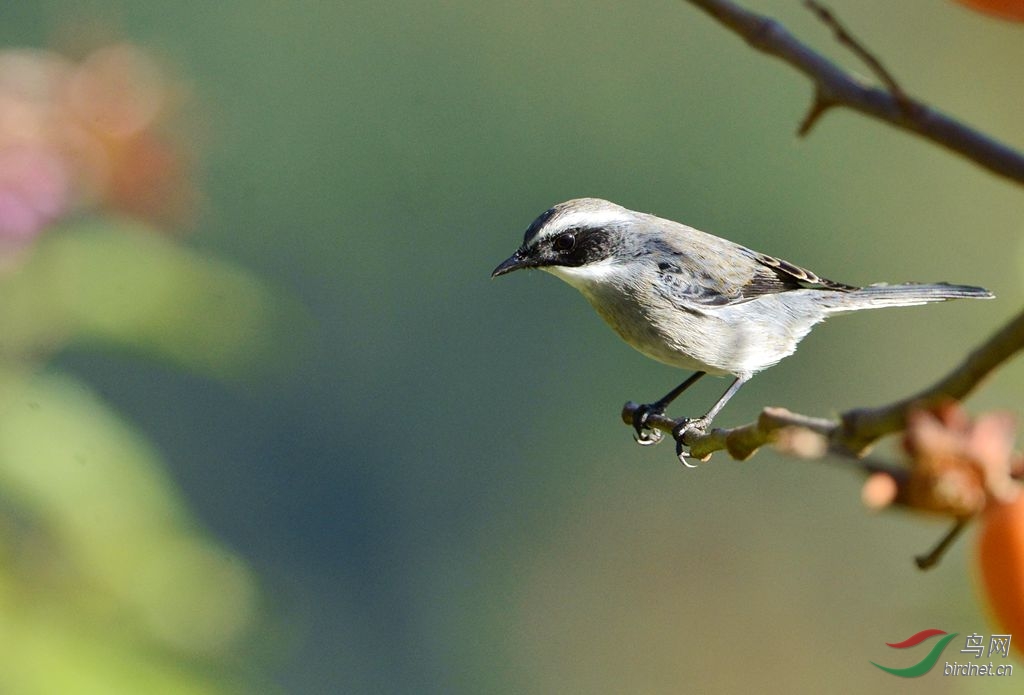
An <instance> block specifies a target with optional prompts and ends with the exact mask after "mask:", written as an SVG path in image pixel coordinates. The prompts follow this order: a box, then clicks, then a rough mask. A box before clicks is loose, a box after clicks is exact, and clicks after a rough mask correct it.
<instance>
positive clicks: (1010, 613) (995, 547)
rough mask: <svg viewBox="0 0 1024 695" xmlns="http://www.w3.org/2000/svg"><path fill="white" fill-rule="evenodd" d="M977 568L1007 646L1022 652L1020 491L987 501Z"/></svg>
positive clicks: (1023, 504)
mask: <svg viewBox="0 0 1024 695" xmlns="http://www.w3.org/2000/svg"><path fill="white" fill-rule="evenodd" d="M977 550H978V554H977V561H978V569H979V570H980V573H981V584H982V588H983V590H984V592H985V598H986V599H987V603H988V607H989V611H990V613H991V614H992V616H993V617H994V618H995V622H996V625H998V628H999V629H1000V630H1002V631H1003V632H1004V633H1005V634H1008V635H1012V636H1014V637H1018V636H1019V638H1018V639H1015V640H1012V641H1011V643H1010V644H1011V646H1012V648H1013V650H1014V651H1015V652H1017V654H1018V656H1024V644H1022V642H1024V494H1022V495H1017V498H1016V499H1015V500H1014V501H1012V502H1008V503H998V502H993V503H990V504H989V506H988V508H986V509H985V511H984V512H983V514H982V518H981V533H979V535H978V546H977Z"/></svg>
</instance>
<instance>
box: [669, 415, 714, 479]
mask: <svg viewBox="0 0 1024 695" xmlns="http://www.w3.org/2000/svg"><path fill="white" fill-rule="evenodd" d="M707 427H708V423H707V422H706V421H705V419H704V418H693V419H690V418H685V417H684V418H682V419H680V420H677V421H676V426H675V427H673V428H672V438H673V439H675V440H676V456H677V457H678V458H679V463H681V464H683V465H684V466H686V467H687V468H696V467H697V466H696V464H693V463H690V459H691V458H692V457H691V456H690V452H689V450H688V449H687V444H686V441H685V439H686V436H687V435H688V434H690V433H691V432H692V433H694V434H704V432H705V431H707Z"/></svg>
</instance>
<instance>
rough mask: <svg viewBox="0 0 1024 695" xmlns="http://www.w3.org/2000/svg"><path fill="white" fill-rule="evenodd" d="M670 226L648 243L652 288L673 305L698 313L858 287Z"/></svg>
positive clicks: (701, 234)
mask: <svg viewBox="0 0 1024 695" xmlns="http://www.w3.org/2000/svg"><path fill="white" fill-rule="evenodd" d="M671 225H672V227H671V229H670V230H664V231H670V232H671V233H670V234H663V235H662V236H660V237H659V238H658V239H657V240H654V241H648V246H649V247H650V246H651V245H653V246H655V247H657V254H656V258H657V264H658V272H657V276H656V281H655V283H654V284H655V287H654V289H655V290H656V291H657V292H658V294H660V295H662V296H663V297H664V298H665V299H667V300H668V301H669V302H670V303H672V304H673V305H675V306H677V307H679V308H683V309H688V310H690V311H698V310H700V309H701V308H702V307H704V308H712V307H715V306H724V305H728V304H736V303H739V302H746V301H750V300H752V299H756V298H757V297H760V296H763V295H766V294H777V293H780V292H788V291H791V290H800V289H820V290H831V291H836V292H849V291H852V290H855V289H858V288H856V287H854V286H852V285H845V284H843V283H840V282H835V281H832V280H828V279H826V278H823V277H821V276H819V275H817V274H815V273H813V272H811V271H809V270H807V269H805V268H801V267H799V266H797V265H794V264H792V263H790V262H788V261H784V260H782V259H779V258H775V257H773V256H769V255H767V254H763V253H758V252H757V251H752V250H751V249H748V248H746V247H745V246H740V245H739V244H735V243H733V242H731V241H728V240H727V239H722V238H720V237H716V236H714V235H711V234H706V233H705V232H701V231H699V230H696V229H693V228H692V227H686V226H685V225H679V224H677V223H671Z"/></svg>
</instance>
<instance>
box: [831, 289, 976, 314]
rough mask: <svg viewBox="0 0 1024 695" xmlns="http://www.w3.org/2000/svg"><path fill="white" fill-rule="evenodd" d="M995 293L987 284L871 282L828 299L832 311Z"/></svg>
mask: <svg viewBox="0 0 1024 695" xmlns="http://www.w3.org/2000/svg"><path fill="white" fill-rule="evenodd" d="M994 296H995V295H993V294H992V293H991V292H989V291H988V290H986V289H985V288H984V287H972V286H970V285H950V284H949V283H945V282H936V283H930V284H915V283H906V284H902V285H884V284H879V285H868V286H867V287H861V288H860V289H857V290H853V291H852V292H837V293H836V294H835V295H833V296H832V297H829V298H828V299H826V300H825V302H824V303H825V304H826V306H828V308H829V313H840V312H844V311H858V310H860V309H873V308H876V307H887V306H914V305H917V304H928V303H929V302H944V301H946V300H947V299H961V298H968V299H992V298H993V297H994Z"/></svg>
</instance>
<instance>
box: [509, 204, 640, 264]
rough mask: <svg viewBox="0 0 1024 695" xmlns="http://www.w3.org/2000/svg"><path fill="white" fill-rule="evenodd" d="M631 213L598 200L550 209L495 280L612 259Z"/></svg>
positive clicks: (533, 227) (535, 221)
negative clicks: (523, 271) (521, 272)
mask: <svg viewBox="0 0 1024 695" xmlns="http://www.w3.org/2000/svg"><path fill="white" fill-rule="evenodd" d="M628 214H629V211H628V210H626V209H625V208H622V207H619V206H618V205H615V204H614V203H609V202H608V201H606V200H599V199H597V198H580V199H577V200H570V201H568V202H565V203H560V204H558V205H556V206H554V207H553V208H551V209H549V210H546V211H545V212H544V213H542V214H541V215H540V217H538V218H537V219H535V220H534V221H533V223H532V224H531V225H530V226H529V227H528V228H527V230H526V233H525V234H524V235H523V245H522V246H520V247H519V249H517V250H516V252H515V253H514V254H512V255H511V256H510V257H509V258H507V259H505V260H504V261H502V263H501V264H500V265H498V267H497V268H495V269H494V272H492V273H491V277H498V276H499V275H505V274H506V273H511V272H512V271H513V270H519V269H520V268H548V267H552V266H561V267H567V268H578V267H580V266H584V265H589V264H591V263H597V262H599V261H603V260H605V259H607V258H608V257H609V256H611V255H612V254H613V253H614V251H615V249H616V247H617V246H618V245H619V244H618V239H617V237H618V236H619V235H621V234H622V232H621V230H620V229H619V227H618V225H619V224H621V223H622V221H623V220H624V219H625V218H626V215H628Z"/></svg>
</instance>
